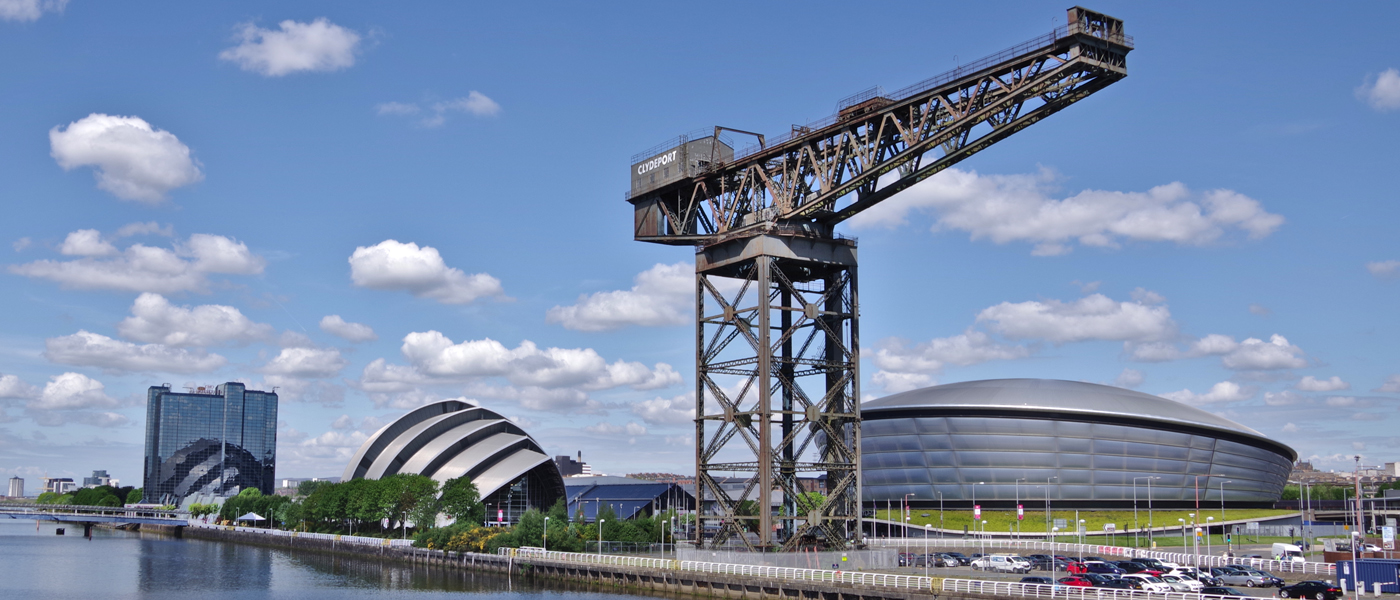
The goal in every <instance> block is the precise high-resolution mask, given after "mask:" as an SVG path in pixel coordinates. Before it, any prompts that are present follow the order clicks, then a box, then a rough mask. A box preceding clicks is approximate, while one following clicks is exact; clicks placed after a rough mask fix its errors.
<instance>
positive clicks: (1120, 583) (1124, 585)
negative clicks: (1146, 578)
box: [1094, 577, 1140, 590]
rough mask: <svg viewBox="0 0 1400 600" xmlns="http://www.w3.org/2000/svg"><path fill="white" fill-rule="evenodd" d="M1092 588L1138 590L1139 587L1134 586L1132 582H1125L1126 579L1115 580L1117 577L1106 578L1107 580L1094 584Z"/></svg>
mask: <svg viewBox="0 0 1400 600" xmlns="http://www.w3.org/2000/svg"><path fill="white" fill-rule="evenodd" d="M1094 587H1101V588H1109V589H1117V590H1136V589H1140V588H1139V586H1138V585H1137V584H1135V583H1134V582H1132V581H1128V580H1126V579H1119V578H1117V577H1112V578H1108V579H1105V580H1103V581H1101V582H1099V583H1095V584H1094Z"/></svg>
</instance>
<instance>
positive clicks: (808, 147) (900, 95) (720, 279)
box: [627, 7, 1133, 549]
mask: <svg viewBox="0 0 1400 600" xmlns="http://www.w3.org/2000/svg"><path fill="white" fill-rule="evenodd" d="M1068 17H1069V18H1068V23H1067V24H1066V25H1065V26H1064V27H1060V28H1058V29H1056V30H1055V31H1053V32H1051V33H1049V34H1046V35H1043V36H1040V37H1037V38H1035V39H1032V40H1030V41H1027V42H1025V43H1022V44H1020V45H1017V46H1014V47H1012V48H1008V49H1007V50H1004V51H1002V52H999V53H997V54H995V55H992V56H989V57H986V58H984V59H981V60H978V61H974V62H972V63H969V64H967V65H963V66H960V67H958V68H957V69H955V70H953V71H950V72H948V73H944V74H942V75H939V76H936V77H933V78H930V79H927V80H925V81H922V82H919V83H917V84H914V85H912V86H909V87H906V88H904V89H901V90H897V91H895V92H893V93H885V92H884V90H882V89H880V88H874V89H871V90H867V91H865V92H862V93H860V94H857V95H855V96H852V97H850V98H847V99H845V100H843V101H841V102H840V103H839V104H838V105H837V114H836V115H833V116H832V117H829V118H827V119H823V120H821V121H818V122H816V123H810V124H808V125H806V126H794V127H793V128H792V132H791V133H789V134H785V135H783V136H780V137H779V138H777V139H774V140H767V139H765V138H764V136H762V135H757V134H751V133H748V132H743V131H738V130H733V129H727V128H723V127H716V128H715V129H714V131H713V133H711V132H708V131H707V132H703V133H701V134H698V135H684V136H680V137H679V138H677V139H673V140H671V141H668V142H667V143H665V144H662V145H660V146H657V147H655V148H653V149H652V150H649V151H647V152H643V153H641V154H638V155H636V156H634V157H633V161H632V162H633V164H632V174H631V177H632V189H631V191H630V192H629V193H628V196H627V199H628V201H629V202H630V203H632V205H633V211H634V226H635V229H634V235H635V237H636V239H637V240H639V241H645V242H653V243H659V244H670V245H693V246H696V247H697V252H696V269H695V277H696V285H695V292H696V299H695V310H696V376H695V379H696V394H695V395H696V420H695V433H696V440H695V443H696V452H695V461H696V465H695V468H696V493H695V496H696V501H697V506H698V507H701V511H700V514H699V523H698V524H697V525H699V526H698V527H697V529H696V531H697V533H698V539H699V540H700V541H701V543H703V541H704V540H705V539H706V536H708V535H711V534H712V537H711V538H710V539H711V544H712V545H714V546H720V545H724V544H727V543H730V542H732V541H734V540H737V541H738V543H740V544H742V545H743V546H746V547H749V548H751V549H752V548H759V549H767V548H773V547H777V546H779V545H781V546H782V547H783V548H786V549H793V548H797V547H799V546H803V545H807V544H820V545H825V546H828V547H835V548H845V547H847V546H848V545H849V544H851V543H852V542H854V541H855V540H856V539H858V538H859V536H860V531H861V528H860V520H861V485H860V401H859V399H860V384H859V381H860V367H859V364H860V336H859V327H858V322H859V304H858V302H857V294H856V290H857V286H856V279H857V278H856V244H855V241H854V240H850V239H846V238H843V237H841V236H839V235H837V234H836V233H835V231H834V229H835V227H836V225H838V224H840V223H841V222H843V221H845V220H846V219H849V218H851V217H852V216H855V215H856V214H858V213H859V212H860V211H862V210H865V209H866V208H869V207H871V206H873V205H875V204H876V203H878V202H881V201H883V200H885V199H887V198H889V197H891V196H893V195H895V194H897V193H899V192H901V191H903V190H905V189H908V188H909V187H910V186H912V185H914V184H915V183H918V182H919V181H922V180H924V179H927V178H928V177H930V176H932V175H933V174H935V173H938V172H939V171H942V170H943V169H946V168H948V167H949V166H951V165H953V164H956V163H957V162H959V161H961V160H963V159H965V158H967V157H969V156H971V155H973V154H975V153H977V152H979V151H981V150H983V149H986V148H987V147H989V146H991V145H992V144H995V143H997V142H999V141H1001V140H1003V139H1005V138H1007V137H1008V136H1010V135H1012V134H1014V133H1016V132H1018V131H1020V130H1022V129H1024V128H1026V127H1028V126H1030V125H1032V124H1034V123H1036V122H1038V121H1040V120H1041V119H1044V118H1045V117H1047V116H1049V115H1051V114H1054V113H1055V112H1058V111H1059V110H1061V109H1063V108H1065V107H1066V106H1069V105H1071V104H1073V103H1075V102H1078V101H1079V100H1082V99H1084V98H1085V97H1087V96H1089V95H1090V94H1093V93H1094V92H1096V91H1098V90H1101V89H1103V88H1104V87H1106V86H1108V85H1110V84H1112V83H1114V82H1116V81H1118V80H1120V79H1122V78H1124V77H1126V76H1127V54H1128V52H1130V51H1131V50H1132V47H1133V40H1132V38H1131V37H1129V36H1127V35H1125V34H1124V33H1123V22H1122V21H1121V20H1118V19H1114V18H1112V17H1109V16H1106V15H1103V14H1101V13H1096V12H1093V11H1090V10H1086V9H1083V8H1080V7H1075V8H1071V9H1069V11H1068ZM726 131H729V132H734V133H738V134H744V135H753V136H754V137H756V138H757V140H758V144H757V145H756V146H752V147H749V148H745V149H742V150H739V151H735V149H734V147H733V145H732V144H731V143H729V141H728V138H726V137H725V135H724V133H725V132H726ZM800 473H808V474H811V473H821V474H825V475H826V478H827V479H826V482H827V483H826V492H827V493H826V497H825V499H824V500H823V501H815V500H814V499H813V498H812V497H811V496H804V495H803V491H804V490H802V489H801V488H800V487H799V486H798V484H797V479H798V475H799V474H800ZM733 479H737V480H739V481H742V482H744V488H743V491H742V493H739V494H737V495H735V494H730V493H728V492H727V491H726V490H725V489H724V487H723V485H722V483H723V482H724V481H726V480H733ZM775 494H777V495H781V498H782V500H781V502H780V503H779V504H780V509H779V510H778V511H776V514H775V513H774V511H770V510H766V509H765V507H766V506H767V505H769V502H770V501H771V499H772V498H773V497H774V495H775ZM707 498H712V499H713V500H714V507H713V509H712V510H710V511H709V512H706V510H705V509H704V508H703V507H704V505H705V502H706V499H707Z"/></svg>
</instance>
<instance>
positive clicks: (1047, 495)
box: [1045, 476, 1059, 543]
mask: <svg viewBox="0 0 1400 600" xmlns="http://www.w3.org/2000/svg"><path fill="white" fill-rule="evenodd" d="M1051 479H1059V477H1058V476H1057V477H1046V478H1045V531H1047V532H1049V531H1050V529H1051V528H1050V524H1051V523H1052V522H1054V519H1053V518H1051V516H1050V480H1051ZM1054 529H1055V531H1059V528H1058V527H1056V528H1054ZM1051 533H1053V532H1051ZM1050 541H1051V542H1052V543H1053V542H1054V541H1055V536H1053V535H1051V536H1050Z"/></svg>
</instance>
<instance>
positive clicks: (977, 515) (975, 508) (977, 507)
mask: <svg viewBox="0 0 1400 600" xmlns="http://www.w3.org/2000/svg"><path fill="white" fill-rule="evenodd" d="M972 518H973V519H981V518H982V505H981V504H973V505H972Z"/></svg>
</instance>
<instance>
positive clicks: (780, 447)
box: [695, 235, 861, 550]
mask: <svg viewBox="0 0 1400 600" xmlns="http://www.w3.org/2000/svg"><path fill="white" fill-rule="evenodd" d="M695 272H696V286H695V289H696V341H697V343H698V345H697V353H696V377H695V379H696V420H695V431H696V458H695V461H696V482H695V485H696V493H695V496H696V500H697V502H698V503H699V507H700V508H701V511H700V519H699V521H700V522H699V524H698V525H699V532H700V534H701V535H700V536H699V537H698V538H697V539H698V540H699V543H700V544H701V545H707V546H709V547H725V546H730V545H737V546H742V547H745V548H747V549H751V550H768V549H777V548H779V547H781V548H783V549H785V550H791V549H797V548H801V547H814V546H821V547H827V548H848V547H850V545H851V544H852V542H853V541H854V539H855V538H858V537H859V535H860V531H861V527H860V518H861V512H860V403H859V401H858V399H859V397H860V395H859V394H860V373H859V364H860V343H859V328H858V326H857V318H858V314H859V307H858V303H857V295H856V248H855V243H854V242H852V241H850V240H845V239H830V238H823V237H807V236H803V235H758V236H752V237H744V238H737V239H731V240H728V241H725V242H720V243H718V244H714V245H711V246H708V247H705V248H703V249H701V250H700V251H699V252H698V253H697V254H696V269H695ZM819 475H825V476H826V485H825V495H824V496H823V495H822V494H820V493H818V494H813V493H809V492H811V491H817V490H812V489H809V488H804V486H803V485H802V482H801V480H800V479H801V478H803V477H806V478H808V480H809V481H810V480H812V479H814V478H816V477H817V476H819ZM775 508H776V510H775Z"/></svg>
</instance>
